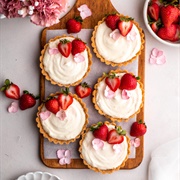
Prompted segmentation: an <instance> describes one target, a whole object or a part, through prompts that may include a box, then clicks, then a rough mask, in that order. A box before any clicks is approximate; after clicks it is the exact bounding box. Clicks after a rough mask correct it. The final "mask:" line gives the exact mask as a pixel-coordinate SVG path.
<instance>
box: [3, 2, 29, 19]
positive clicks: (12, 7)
mask: <svg viewBox="0 0 180 180" xmlns="http://www.w3.org/2000/svg"><path fill="white" fill-rule="evenodd" d="M20 12H21V13H20ZM0 14H4V15H5V16H6V17H7V18H15V17H25V16H26V15H27V7H25V6H24V2H22V1H17V0H0Z"/></svg>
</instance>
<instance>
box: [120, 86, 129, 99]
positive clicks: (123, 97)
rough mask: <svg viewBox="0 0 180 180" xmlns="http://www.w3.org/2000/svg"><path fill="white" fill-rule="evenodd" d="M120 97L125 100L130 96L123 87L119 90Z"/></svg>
mask: <svg viewBox="0 0 180 180" xmlns="http://www.w3.org/2000/svg"><path fill="white" fill-rule="evenodd" d="M121 97H122V99H125V100H127V99H129V98H130V94H129V91H127V90H125V89H123V90H122V91H121Z"/></svg>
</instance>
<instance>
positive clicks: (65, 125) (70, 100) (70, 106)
mask: <svg viewBox="0 0 180 180" xmlns="http://www.w3.org/2000/svg"><path fill="white" fill-rule="evenodd" d="M36 121H37V123H38V127H39V129H40V132H41V133H42V134H43V136H44V137H45V138H47V139H48V140H49V141H50V142H54V143H56V144H57V143H59V144H64V143H66V144H69V143H70V142H74V141H75V140H76V139H77V138H79V137H80V135H81V134H82V132H83V131H84V129H85V128H86V125H87V123H88V113H87V108H86V105H85V104H84V103H83V102H82V100H81V99H80V98H78V97H77V96H76V95H75V94H71V93H70V92H69V90H68V88H66V89H65V90H64V91H63V92H60V93H55V94H51V95H50V96H49V97H48V98H47V99H46V100H45V101H44V102H43V103H42V104H41V105H40V106H39V108H38V113H37V118H36Z"/></svg>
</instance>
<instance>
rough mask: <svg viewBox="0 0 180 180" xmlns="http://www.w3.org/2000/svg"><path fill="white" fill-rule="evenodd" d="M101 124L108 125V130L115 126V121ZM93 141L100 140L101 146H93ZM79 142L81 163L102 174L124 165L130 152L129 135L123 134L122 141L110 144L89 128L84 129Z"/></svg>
mask: <svg viewBox="0 0 180 180" xmlns="http://www.w3.org/2000/svg"><path fill="white" fill-rule="evenodd" d="M103 124H105V125H106V126H107V127H108V131H110V130H112V129H115V128H116V127H117V126H116V124H115V123H110V122H108V121H105V122H104V123H103ZM96 125H97V124H94V125H92V126H96ZM93 141H94V142H95V141H100V143H103V146H102V145H101V147H99V148H97V147H94V145H93V144H95V143H94V142H93ZM79 144H80V147H79V152H80V157H81V158H82V159H83V163H84V164H85V165H87V167H88V168H89V169H91V170H93V171H95V172H100V173H102V174H107V173H108V174H110V173H112V172H114V171H117V170H119V169H120V168H122V167H124V166H125V162H126V161H127V159H128V156H129V154H130V139H129V137H127V136H126V135H124V140H123V142H121V143H119V144H110V143H108V141H104V140H100V139H97V138H95V137H94V135H93V132H92V131H91V128H87V129H86V131H85V133H83V135H82V138H81V140H80V142H79ZM95 146H96V144H95Z"/></svg>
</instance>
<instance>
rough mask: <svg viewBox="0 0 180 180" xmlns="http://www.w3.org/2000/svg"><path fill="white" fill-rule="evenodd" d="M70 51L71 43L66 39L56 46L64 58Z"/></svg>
mask: <svg viewBox="0 0 180 180" xmlns="http://www.w3.org/2000/svg"><path fill="white" fill-rule="evenodd" d="M71 49H72V43H71V42H70V41H68V40H67V39H63V40H60V42H59V44H58V50H59V52H60V53H61V54H62V55H63V56H64V57H66V58H67V57H68V56H69V55H70V53H71Z"/></svg>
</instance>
